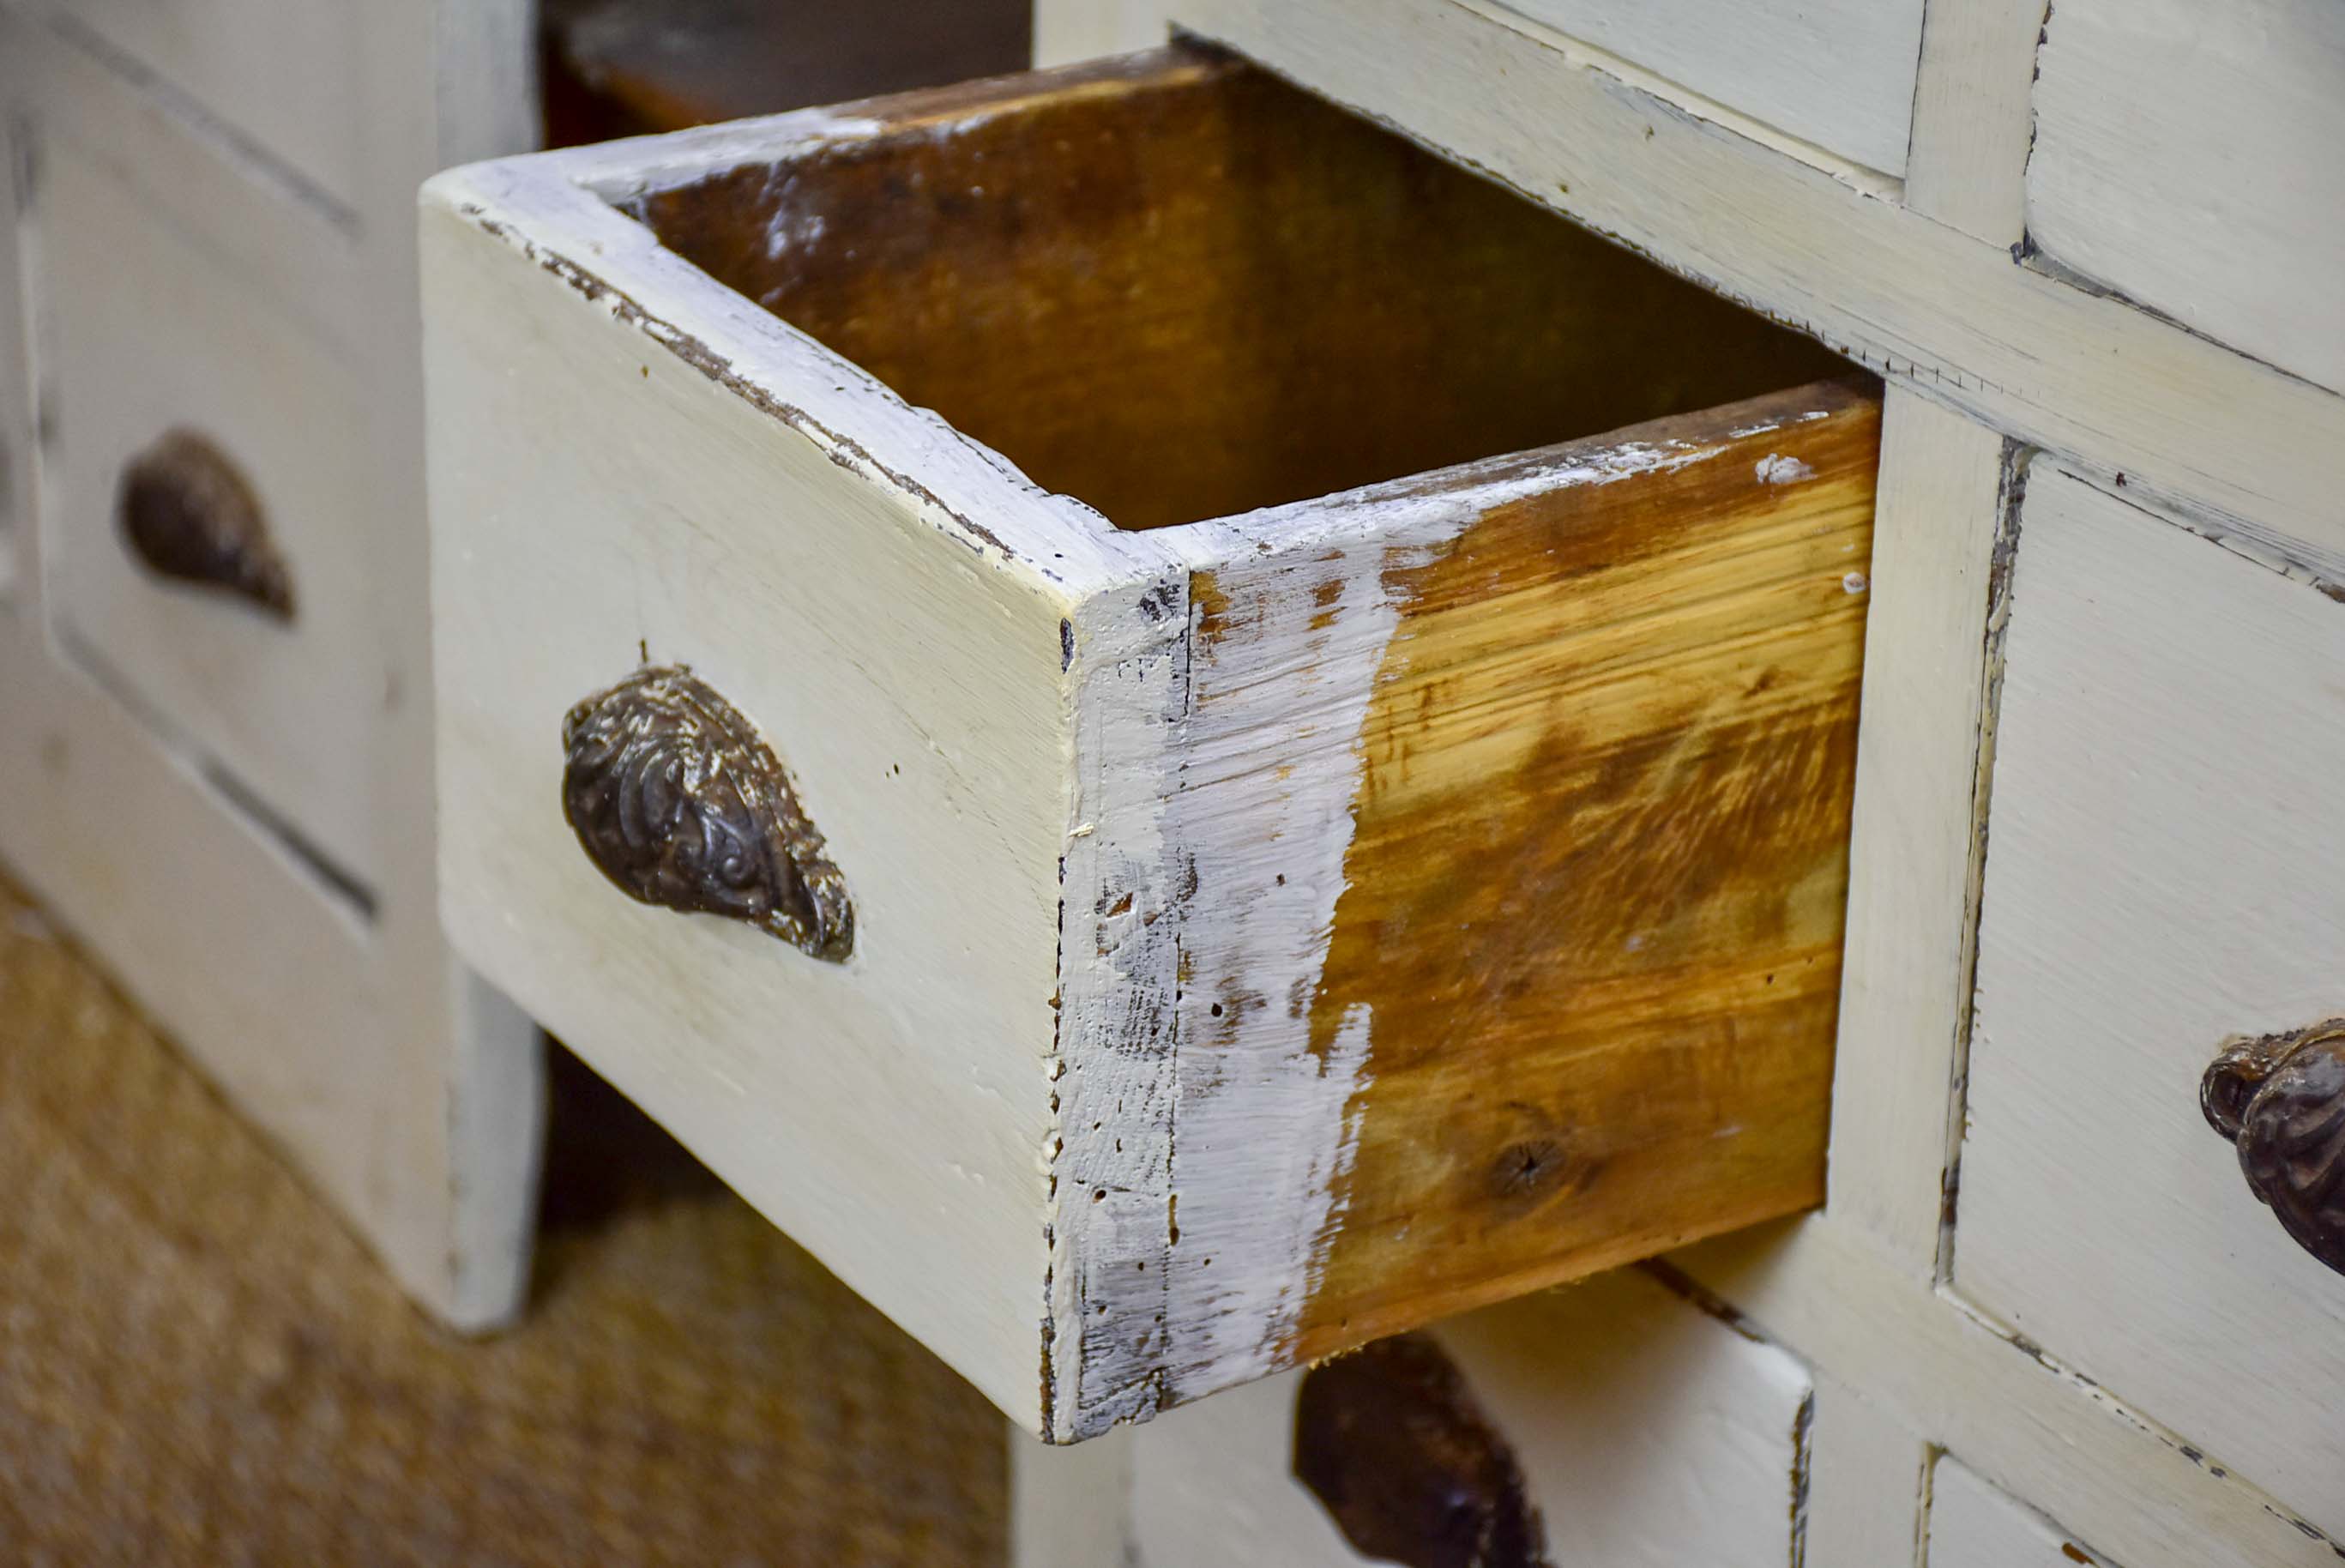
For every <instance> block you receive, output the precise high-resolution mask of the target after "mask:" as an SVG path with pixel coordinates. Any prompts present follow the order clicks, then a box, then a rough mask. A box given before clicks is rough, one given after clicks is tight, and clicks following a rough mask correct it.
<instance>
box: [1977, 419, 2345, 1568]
mask: <svg viewBox="0 0 2345 1568" xmlns="http://www.w3.org/2000/svg"><path fill="white" fill-rule="evenodd" d="M2005 658H2006V661H2007V665H2008V673H2007V674H2006V676H2005V679H2004V686H2003V700H2002V704H2001V709H2000V716H1999V718H1998V721H1997V726H1996V738H1995V812H1994V816H1993V818H1992V819H1991V824H1990V826H1991V831H1990V834H1989V838H1988V843H1987V858H1986V878H1985V898H1984V904H1983V911H1982V914H1981V919H1980V925H1979V938H1978V993H1977V1000H1976V1003H1975V1018H1974V1026H1973V1032H1972V1033H1973V1038H1972V1044H1971V1070H1970V1098H1969V1118H1968V1134H1967V1136H1966V1137H1965V1138H1964V1144H1963V1153H1962V1161H1963V1163H1962V1207H1961V1211H1960V1215H1959V1217H1958V1219H1957V1222H1956V1226H1955V1232H1954V1286H1955V1288H1957V1289H1958V1290H1959V1291H1961V1293H1962V1294H1963V1295H1964V1296H1965V1297H1966V1298H1970V1299H1972V1300H1974V1301H1976V1302H1977V1303H1978V1304H1979V1306H1980V1307H1981V1308H1982V1309H1984V1310H1985V1311H1986V1312H1988V1313H1991V1314H1992V1315H1994V1316H1995V1317H1996V1318H1998V1319H2002V1320H2004V1321H2006V1322H2008V1323H2009V1324H2011V1326H2012V1327H2013V1328H2014V1329H2015V1330H2017V1331H2018V1332H2020V1333H2023V1334H2025V1335H2027V1336H2029V1337H2030V1338H2032V1339H2036V1340H2038V1341H2040V1342H2042V1343H2045V1344H2046V1345H2050V1346H2053V1347H2055V1348H2056V1349H2057V1350H2058V1351H2059V1353H2061V1354H2062V1355H2063V1356H2065V1357H2066V1358H2067V1359H2070V1360H2072V1361H2073V1362H2074V1363H2075V1365H2076V1367H2077V1368H2078V1369H2079V1370H2081V1371H2083V1372H2084V1373H2086V1374H2087V1375H2088V1376H2091V1377H2093V1378H2095V1379H2097V1380H2101V1381H2103V1382H2105V1383H2106V1384H2107V1385H2108V1386H2109V1387H2110V1388H2112V1389H2114V1390H2117V1391H2118V1392H2119V1393H2120V1394H2121V1395H2122V1396H2123V1397H2124V1398H2126V1399H2127V1400H2131V1401H2134V1402H2135V1403H2137V1405H2138V1406H2139V1407H2140V1409H2141V1410H2143V1411H2145V1412H2146V1413H2147V1414H2148V1415H2150V1416H2151V1417H2153V1418H2155V1419H2156V1420H2159V1421H2160V1422H2162V1423H2164V1424H2166V1425H2167V1426H2169V1427H2172V1428H2174V1429H2175V1430H2177V1431H2183V1432H2187V1433H2188V1434H2189V1435H2190V1438H2191V1441H2193V1442H2195V1443H2196V1444H2198V1446H2199V1447H2200V1448H2202V1449H2203V1450H2204V1451H2206V1453H2207V1454H2208V1457H2209V1459H2210V1461H2214V1462H2218V1463H2220V1464H2223V1465H2226V1466H2228V1467H2230V1468H2232V1469H2234V1470H2236V1471H2238V1473H2240V1474H2241V1475H2244V1476H2247V1477H2249V1478H2250V1479H2252V1480H2253V1481H2256V1482H2257V1483H2258V1484H2259V1485H2262V1486H2264V1487H2267V1488H2269V1489H2270V1490H2271V1491H2272V1492H2274V1493H2276V1494H2277V1495H2279V1497H2280V1498H2281V1499H2283V1500H2284V1501H2286V1502H2288V1503H2289V1504H2290V1505H2291V1506H2293V1507H2294V1508H2295V1509H2297V1510H2299V1511H2300V1512H2303V1513H2304V1514H2306V1515H2307V1516H2308V1517H2309V1518H2310V1519H2311V1520H2312V1521H2313V1522H2315V1523H2317V1524H2319V1525H2320V1527H2321V1528H2322V1529H2323V1530H2325V1531H2327V1532H2329V1533H2330V1535H2331V1536H2333V1537H2339V1538H2345V1507H2340V1506H2339V1504H2338V1502H2337V1501H2336V1491H2335V1488H2334V1487H2333V1486H2332V1485H2330V1481H2331V1480H2332V1479H2333V1477H2334V1475H2335V1474H2336V1471H2337V1469H2338V1466H2339V1465H2340V1463H2345V1414H2340V1410H2339V1407H2338V1404H2337V1402H2336V1401H2335V1400H2332V1399H2330V1397H2329V1391H2330V1390H2331V1389H2333V1388H2334V1387H2335V1386H2336V1384H2337V1383H2338V1382H2339V1380H2345V1279H2340V1278H2339V1277H2338V1276H2336V1275H2335V1274H2333V1273H2331V1272H2330V1270H2328V1269H2327V1268H2323V1267H2321V1266H2320V1264H2319V1263H2318V1262H2316V1261H2314V1260H2313V1259H2312V1258H2311V1257H2309V1256H2308V1255H2307V1254H2306V1253H2305V1252H2304V1251H2303V1249H2302V1248H2300V1247H2298V1246H2297V1244H2296V1243H2295V1242H2294V1241H2292V1240H2290V1239H2289V1237H2288V1236H2287V1235H2286V1234H2285V1233H2284V1232H2282V1231H2281V1229H2280V1227H2279V1225H2278V1223H2277V1222H2275V1221H2274V1220H2273V1219H2272V1217H2271V1216H2270V1215H2269V1212H2268V1211H2266V1210H2265V1209H2264V1208H2263V1207H2262V1206H2261V1205H2260V1204H2259V1203H2258V1202H2257V1201H2256V1199H2255V1198H2254V1196H2252V1195H2251V1194H2250V1193H2249V1191H2248V1188H2247V1186H2246V1183H2245V1181H2244V1180H2243V1179H2242V1177H2241V1176H2240V1174H2239V1170H2238V1159H2237V1156H2235V1155H2234V1154H2233V1152H2232V1150H2231V1148H2230V1147H2229V1145H2227V1144H2226V1143H2225V1142H2224V1141H2223V1140H2222V1139H2221V1138H2219V1137H2218V1136H2217V1135H2215V1134H2214V1133H2212V1132H2211V1131H2209V1130H2208V1127H2207V1125H2206V1123H2205V1121H2204V1120H2203V1119H2202V1118H2201V1116H2200V1114H2199V1109H2198V1078H2199V1074H2201V1073H2202V1072H2203V1071H2204V1070H2205V1068H2206V1065H2207V1064H2208V1061H2209V1060H2211V1059H2212V1057H2213V1056H2214V1054H2215V1050H2216V1047H2217V1044H2218V1042H2220V1041H2221V1040H2222V1039H2223V1038H2224V1037H2225V1036H2227V1035H2228V1034H2232V1033H2265V1032H2267V1031H2272V1030H2279V1029H2285V1028H2289V1027H2293V1026H2295V1025H2297V1024H2300V1023H2312V1022H2315V1021H2317V1020H2319V1019H2321V1018H2325V1017H2328V1016H2330V1015H2332V1014H2334V1013H2337V1012H2339V1011H2340V1010H2345V983H2340V976H2339V973H2338V968H2337V962H2336V961H2337V955H2338V954H2339V953H2340V952H2345V891H2340V889H2345V802H2340V797H2339V794H2338V791H2337V789H2336V788H2335V777H2336V768H2337V766H2338V764H2339V763H2340V762H2345V750H2340V756H2339V757H2338V758H2336V759H2333V760H2332V759H2330V757H2329V756H2328V755H2326V753H2327V752H2328V751H2330V750H2332V749H2340V742H2339V741H2338V740H2337V738H2338V737H2340V735H2345V605H2340V604H2338V603H2337V602H2336V601H2334V600H2332V599H2331V598H2330V597H2329V596H2326V595H2324V594H2322V593H2321V592H2320V591H2319V590H2318V589H2316V588H2314V587H2311V586H2308V585H2305V584H2302V583H2298V582H2293V581H2290V580H2289V578H2288V577H2286V576H2283V575H2279V573H2276V572H2273V571H2271V570H2270V569H2269V568H2268V567H2266V566H2264V565H2259V564H2258V563H2255V562H2251V561H2249V560H2245V559H2242V558H2240V557H2239V556H2238V555H2233V554H2231V553H2230V552H2228V551H2226V550H2224V549H2222V548H2220V547H2219V546H2218V545H2215V544H2212V543H2210V542H2208V541H2207V540H2205V539H2201V538H2198V537H2196V536H2194V535H2190V534H2188V533H2185V532H2184V531H2182V530H2181V529H2178V528H2176V527H2174V526H2173V525H2171V524H2168V523H2167V522H2165V521H2163V520H2162V519H2159V518H2157V517H2154V516H2151V515H2149V514H2145V513H2143V512H2141V511H2139V510H2137V509H2136V508H2134V507H2132V506H2130V505H2128V504H2126V503H2125V502H2124V501H2123V500H2120V499H2118V498H2117V497H2116V496H2113V495H2110V494H2105V493H2103V492H2101V491H2099V490H2096V489H2095V488H2093V487H2091V486H2089V485H2087V484H2084V483H2083V482H2082V481H2080V480H2078V479H2076V478H2074V477H2071V476H2068V475H2066V474H2065V473H2060V472H2057V471H2056V470H2052V469H2050V468H2049V467H2048V465H2046V464H2042V463H2039V464H2038V465H2037V466H2036V468H2035V471H2034V472H2033V473H2031V475H2030V477H2029V480H2028V488H2027V498H2026V504H2025V510H2024V512H2023V514H2022V517H2021V526H2020V534H2019V549H2018V558H2017V565H2016V568H2015V575H2014V581H2013V589H2012V607H2011V621H2010V627H2009V630H2008V633H2007V635H2006V642H2005Z"/></svg>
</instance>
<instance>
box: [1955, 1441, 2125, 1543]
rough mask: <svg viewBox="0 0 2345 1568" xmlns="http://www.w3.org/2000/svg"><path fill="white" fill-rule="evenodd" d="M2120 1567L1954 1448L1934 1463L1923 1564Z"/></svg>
mask: <svg viewBox="0 0 2345 1568" xmlns="http://www.w3.org/2000/svg"><path fill="white" fill-rule="evenodd" d="M2076 1563H2098V1564H2099V1565H2100V1568H2117V1564H2115V1563H2111V1562H2110V1561H2109V1560H2108V1559H2107V1558H2106V1557H2102V1556H2099V1555H2096V1553H2091V1552H2088V1551H2086V1549H2085V1548H2084V1547H2082V1546H2080V1545H2078V1544H2077V1543H2076V1542H2074V1541H2072V1540H2070V1539H2069V1538H2068V1535H2067V1532H2065V1531H2063V1530H2062V1529H2061V1528H2060V1527H2059V1526H2058V1525H2057V1524H2055V1523H2054V1522H2052V1521H2051V1520H2049V1519H2046V1517H2044V1515H2042V1514H2040V1513H2038V1512H2035V1510H2034V1509H2032V1508H2030V1507H2028V1506H2027V1504H2025V1503H2024V1502H2020V1501H2019V1500H2018V1499H2017V1498H2015V1497H2013V1496H2011V1495H2010V1494H2009V1493H2008V1492H2003V1491H2000V1490H1999V1489H1997V1488H1996V1487H1995V1486H1994V1485H1992V1484H1990V1483H1989V1482H1987V1481H1982V1480H1980V1479H1979V1478H1978V1476H1977V1475H1976V1474H1975V1473H1974V1472H1973V1471H1969V1470H1967V1469H1965V1468H1964V1466H1963V1464H1962V1461H1959V1460H1957V1459H1955V1458H1954V1456H1953V1455H1951V1454H1941V1455H1939V1456H1938V1461H1937V1463H1936V1464H1934V1465H1933V1466H1931V1468H1930V1540H1929V1551H1928V1553H1926V1554H1925V1555H1924V1558H1923V1568H2074V1565H2075V1564H2076Z"/></svg>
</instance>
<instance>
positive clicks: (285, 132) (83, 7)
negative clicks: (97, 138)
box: [32, 0, 367, 220]
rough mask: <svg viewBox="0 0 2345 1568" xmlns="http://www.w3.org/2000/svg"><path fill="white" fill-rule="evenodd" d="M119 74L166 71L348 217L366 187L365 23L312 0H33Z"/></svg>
mask: <svg viewBox="0 0 2345 1568" xmlns="http://www.w3.org/2000/svg"><path fill="white" fill-rule="evenodd" d="M32 8H33V9H34V10H35V11H36V13H39V12H43V11H46V12H47V13H49V14H50V15H51V16H52V18H53V20H54V23H55V25H56V27H57V29H58V30H59V32H61V33H62V34H63V35H64V36H66V38H67V39H68V40H70V41H71V42H72V43H74V44H75V45H76V46H78V47H80V48H82V49H84V50H86V51H87V52H89V53H91V54H94V55H96V56H98V57H100V58H102V59H104V60H106V62H107V64H108V65H109V66H111V67H112V68H113V69H114V71H115V72H116V74H117V75H122V76H131V77H133V78H142V77H147V76H152V77H155V78H159V86H157V84H151V83H150V84H149V90H150V91H159V92H160V93H161V94H162V95H163V96H164V97H184V98H185V99H186V100H188V101H189V102H191V103H193V104H194V105H195V106H197V107H198V108H199V109H200V111H201V116H202V117H207V118H209V119H210V120H212V121H214V122H215V123H216V124H217V125H218V127H222V128H224V129H225V130H226V132H227V133H228V140H230V141H232V142H235V143H239V144H241V150H242V151H243V152H245V153H246V154H247V155H252V154H258V155H259V158H261V159H263V160H265V163H266V164H267V165H274V166H275V168H273V169H268V170H267V172H269V173H272V174H276V175H277V176H278V177H279V178H284V177H285V176H288V175H289V176H290V177H291V178H292V179H293V180H295V181H296V182H297V183H298V185H299V186H303V187H307V188H308V191H307V194H309V195H310V196H311V197H312V198H313V199H322V201H323V203H324V204H325V205H326V206H328V207H330V208H332V209H336V210H337V212H338V215H340V216H341V217H343V218H344V219H346V220H347V218H348V215H349V213H350V211H351V209H355V208H356V207H357V206H358V205H359V203H360V199H361V198H362V195H363V185H364V174H365V154H366V144H365V120H364V118H363V112H364V105H365V103H366V96H365V93H364V92H363V90H362V89H363V87H364V86H365V81H366V78H365V76H363V75H362V71H363V68H364V64H365V40H366V36H367V23H366V17H365V13H364V11H363V9H362V8H360V7H357V6H351V5H316V4H312V3H310V0H70V3H69V4H67V3H64V0H32Z"/></svg>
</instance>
